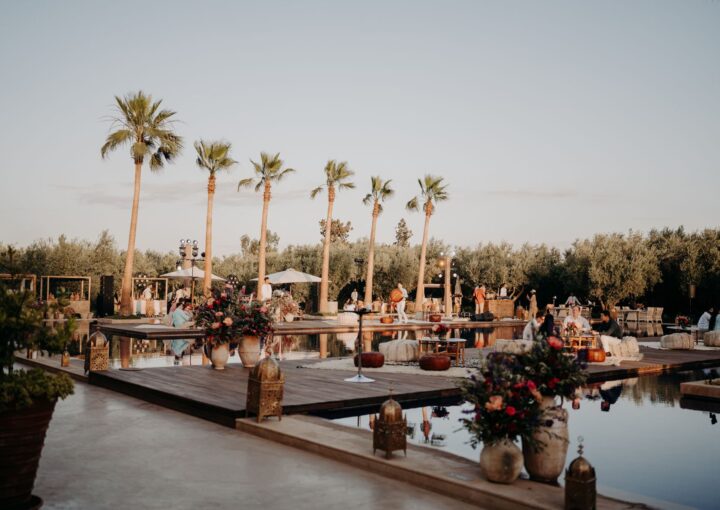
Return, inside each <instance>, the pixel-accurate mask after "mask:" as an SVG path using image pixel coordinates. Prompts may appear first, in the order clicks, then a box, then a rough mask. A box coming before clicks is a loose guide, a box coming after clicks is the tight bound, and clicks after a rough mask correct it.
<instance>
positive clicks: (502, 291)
mask: <svg viewBox="0 0 720 510" xmlns="http://www.w3.org/2000/svg"><path fill="white" fill-rule="evenodd" d="M507 297H508V295H507V287H506V286H505V284H504V283H503V284H502V287H500V299H507Z"/></svg>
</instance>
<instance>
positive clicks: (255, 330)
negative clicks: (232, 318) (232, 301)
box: [238, 301, 274, 339]
mask: <svg viewBox="0 0 720 510" xmlns="http://www.w3.org/2000/svg"><path fill="white" fill-rule="evenodd" d="M238 320H239V321H240V332H241V333H242V334H243V335H244V336H257V337H260V338H261V339H262V338H265V337H267V336H268V335H270V334H272V332H273V331H274V328H273V321H272V319H271V318H270V315H268V308H267V306H265V305H263V304H262V303H259V302H257V301H253V302H252V303H249V304H240V305H239V307H238Z"/></svg>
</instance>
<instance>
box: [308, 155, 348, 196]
mask: <svg viewBox="0 0 720 510" xmlns="http://www.w3.org/2000/svg"><path fill="white" fill-rule="evenodd" d="M324 172H325V184H323V185H322V186H318V187H317V188H315V189H313V190H312V191H310V198H315V197H316V196H318V195H319V194H320V193H321V192H322V190H323V189H325V188H327V189H328V190H333V193H334V191H335V188H336V187H337V188H338V189H353V188H354V187H355V183H354V182H352V181H350V178H351V177H352V176H353V175H355V172H353V171H352V170H350V167H348V164H347V161H340V162H337V161H335V160H334V159H331V160H330V161H328V162H327V164H326V165H325V169H324ZM330 196H331V198H333V199H334V196H332V194H330Z"/></svg>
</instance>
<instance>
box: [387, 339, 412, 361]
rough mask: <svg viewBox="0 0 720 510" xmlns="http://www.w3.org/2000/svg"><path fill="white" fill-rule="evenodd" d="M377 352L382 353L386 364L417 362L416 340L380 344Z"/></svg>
mask: <svg viewBox="0 0 720 510" xmlns="http://www.w3.org/2000/svg"><path fill="white" fill-rule="evenodd" d="M378 350H379V351H380V352H381V353H383V355H384V356H385V361H386V362H391V361H417V359H418V352H419V347H418V343H417V341H416V340H407V339H405V340H391V341H390V342H383V343H381V344H380V345H379V347H378Z"/></svg>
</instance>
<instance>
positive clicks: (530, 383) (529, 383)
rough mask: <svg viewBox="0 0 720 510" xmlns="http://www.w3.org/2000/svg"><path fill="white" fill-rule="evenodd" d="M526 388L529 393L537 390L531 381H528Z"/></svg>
mask: <svg viewBox="0 0 720 510" xmlns="http://www.w3.org/2000/svg"><path fill="white" fill-rule="evenodd" d="M527 387H528V389H529V390H530V391H535V390H536V389H537V386H535V383H534V382H533V381H528V382H527Z"/></svg>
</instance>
